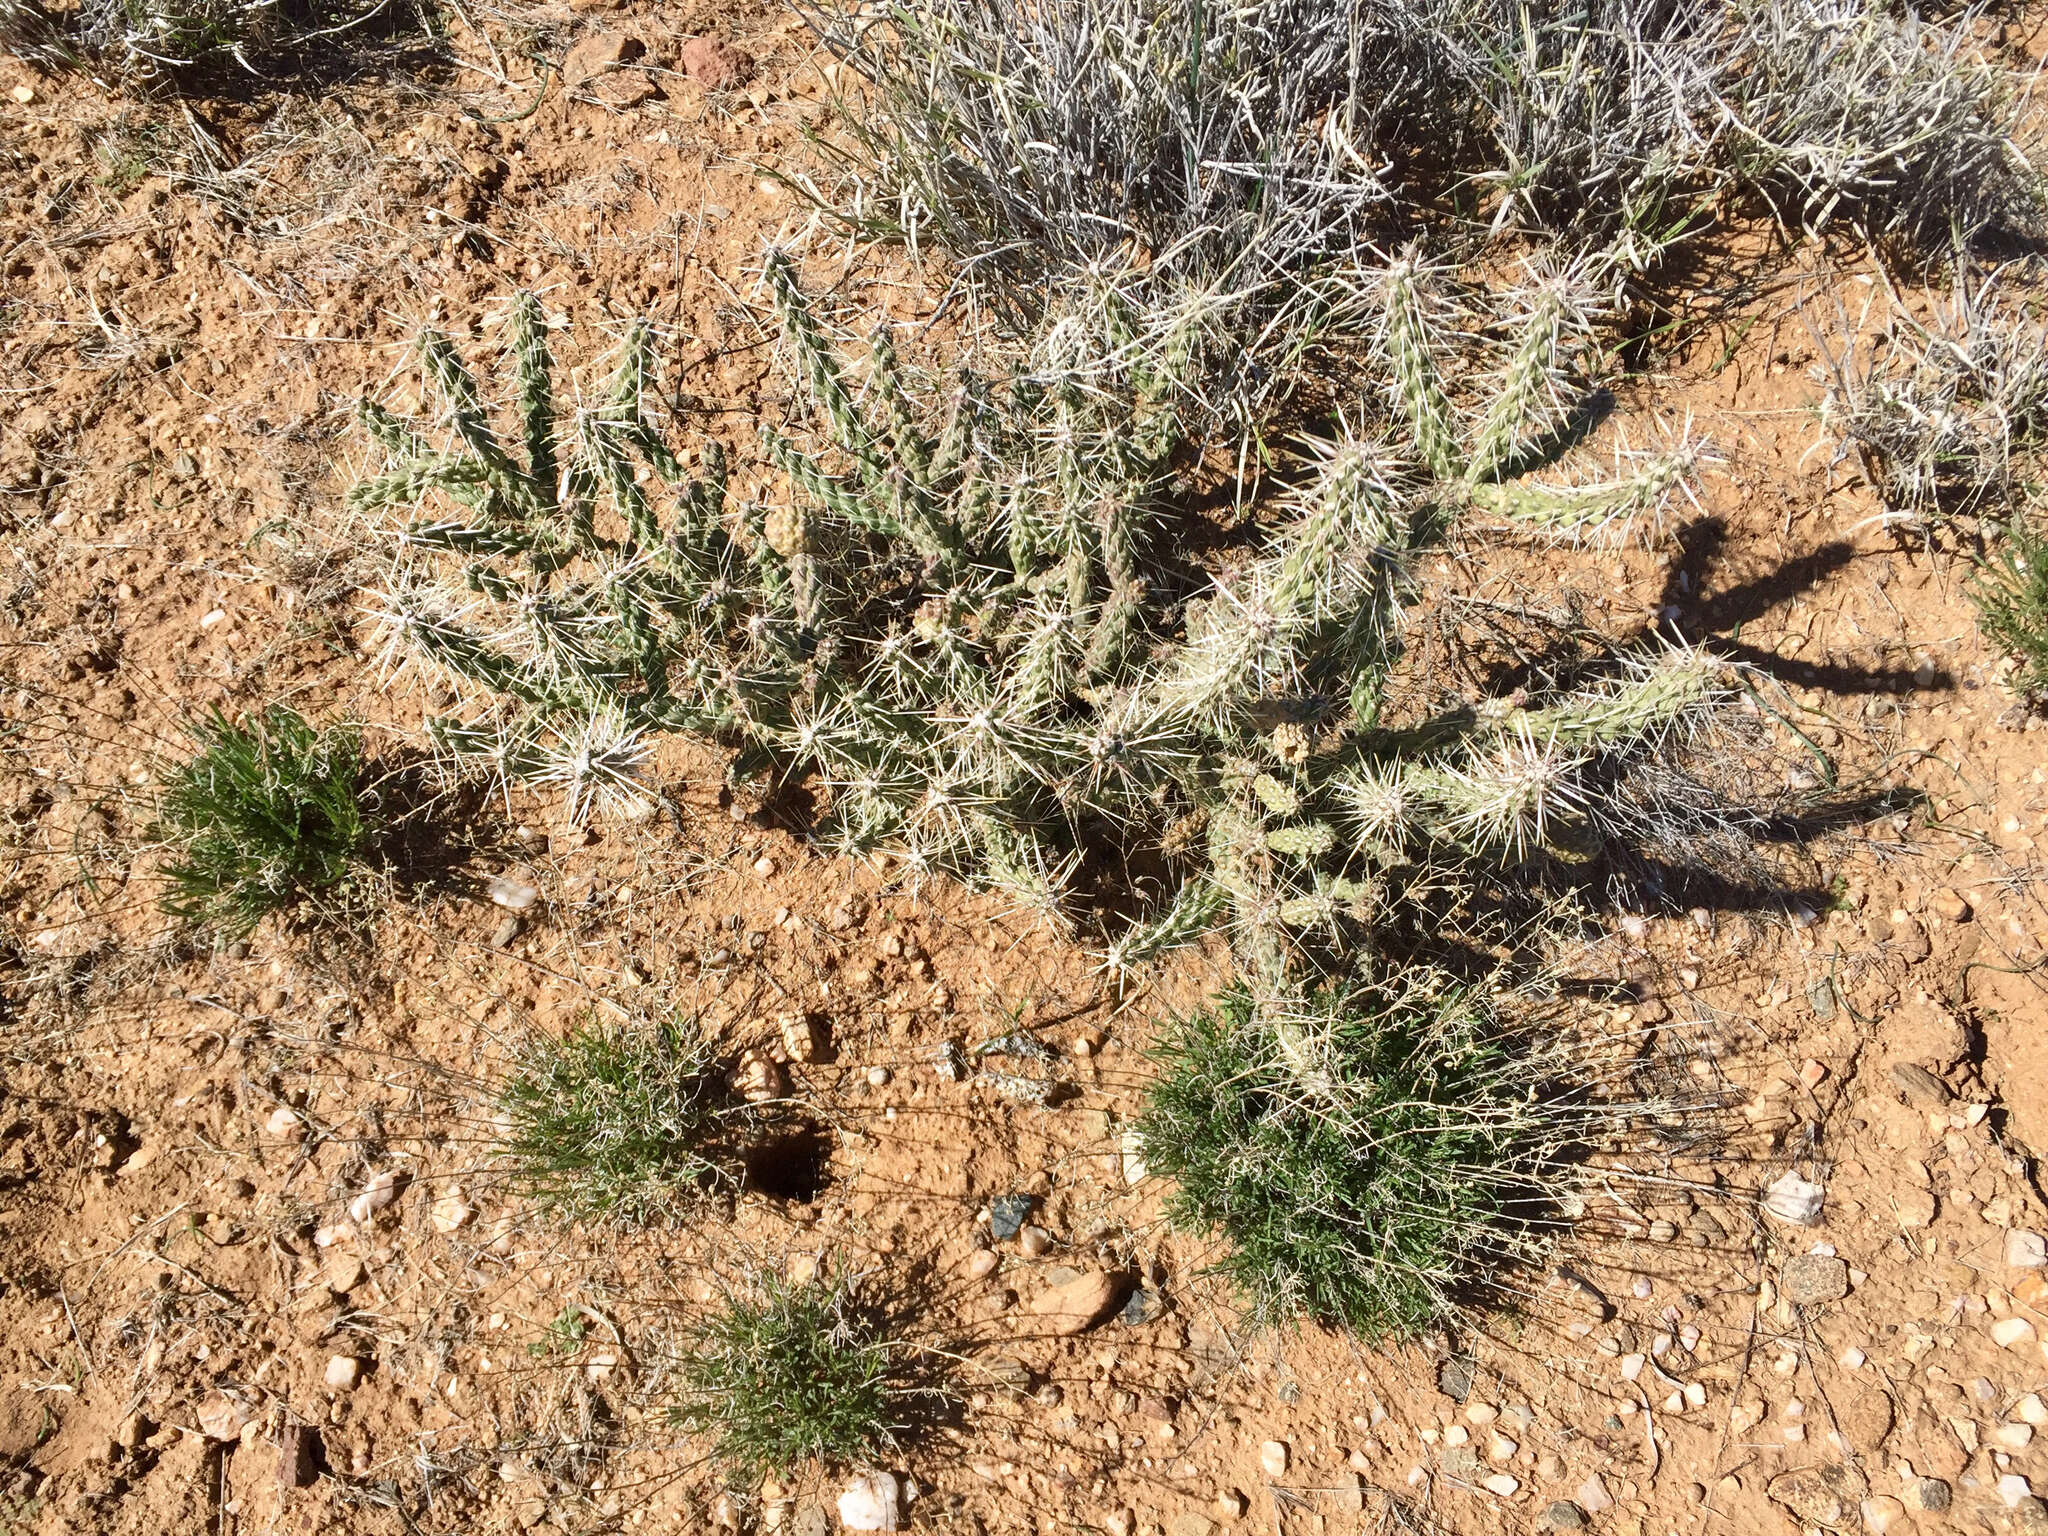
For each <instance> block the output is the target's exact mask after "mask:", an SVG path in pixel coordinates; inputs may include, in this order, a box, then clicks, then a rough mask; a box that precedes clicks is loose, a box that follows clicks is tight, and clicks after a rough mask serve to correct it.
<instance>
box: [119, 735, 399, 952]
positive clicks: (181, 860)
mask: <svg viewBox="0 0 2048 1536" xmlns="http://www.w3.org/2000/svg"><path fill="white" fill-rule="evenodd" d="M192 739H193V743H194V745H195V746H196V747H197V749H198V750H197V751H196V752H195V753H194V755H193V756H192V757H191V758H190V759H188V760H187V761H185V762H183V763H180V764H178V765H177V766H176V767H175V768H173V769H172V770H171V772H170V774H169V776H168V779H167V781H166V783H165V785H164V789H163V793H162V797H161V799H160V801H159V804H158V820H159V823H160V831H161V835H162V836H163V837H164V838H165V839H166V840H167V841H168V842H169V843H170V845H171V846H172V848H173V849H174V850H175V851H174V853H173V856H172V858H171V861H170V863H169V864H167V865H166V866H165V868H164V870H163V876H164V879H165V880H166V881H167V882H168V887H169V888H168V890H167V891H166V892H165V893H164V896H163V902H162V904H163V908H164V910H165V911H166V912H168V913H170V914H171V915H172V916H174V917H178V918H182V919H184V920H186V921H188V922H191V923H194V924H197V925H199V926H201V927H204V928H208V929H211V930H213V931H214V932H216V933H218V934H220V935H222V936H223V937H226V938H230V939H238V938H243V937H246V936H247V935H248V934H249V933H250V932H251V931H252V930H253V929H254V928H255V927H256V925H257V924H258V923H260V922H261V921H262V920H263V919H264V918H265V917H267V916H269V915H270V914H271V913H273V912H286V911H291V910H294V909H300V908H308V907H310V908H313V909H315V910H319V911H324V912H327V913H329V914H333V913H336V912H340V911H342V910H344V909H348V908H350V907H352V906H354V905H356V904H357V903H358V902H359V901H360V898H361V897H362V896H363V895H364V894H366V892H365V887H364V878H365V876H366V874H367V873H368V870H369V865H368V862H367V858H368V854H369V851H370V848H371V845H372V841H373V839H374V837H375V835H376V832H377V824H376V822H375V819H374V815H373V812H372V811H371V809H370V804H371V802H370V801H369V799H368V798H367V797H366V796H365V795H364V793H363V791H362V787H361V782H360V781H361V777H362V769H363V755H362V742H361V738H360V736H359V735H358V734H357V732H356V731H355V729H354V728H353V727H351V726H346V725H337V726H330V727H327V728H325V729H322V728H320V727H317V726H315V725H314V724H312V722H310V721H308V720H307V719H306V718H305V717H304V716H302V715H300V714H298V713H296V712H295V711H293V710H290V709H286V708H284V707H282V706H278V707H274V708H272V709H269V710H266V711H265V712H264V713H262V714H261V715H250V716H246V717H244V718H242V719H240V720H230V719H228V717H227V716H226V715H224V714H222V713H221V712H220V711H219V710H218V709H216V710H215V711H214V712H213V713H212V714H211V715H210V716H209V717H208V718H206V719H205V720H202V721H200V722H199V723H198V724H197V725H195V726H194V727H193V729H192Z"/></svg>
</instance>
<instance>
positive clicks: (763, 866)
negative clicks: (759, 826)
mask: <svg viewBox="0 0 2048 1536" xmlns="http://www.w3.org/2000/svg"><path fill="white" fill-rule="evenodd" d="M754 873H755V874H757V875H759V876H760V877H761V878H762V879H763V880H766V879H767V878H768V877H769V876H770V875H773V874H774V873H775V861H774V860H773V859H771V858H769V857H768V855H767V854H765V853H764V854H762V855H761V857H759V858H758V859H756V860H754ZM860 1529H863V1530H881V1529H883V1527H881V1526H863V1527H860ZM888 1529H891V1530H893V1529H895V1527H893V1526H891V1527H888Z"/></svg>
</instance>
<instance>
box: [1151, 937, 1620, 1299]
mask: <svg viewBox="0 0 2048 1536" xmlns="http://www.w3.org/2000/svg"><path fill="white" fill-rule="evenodd" d="M1153 1055H1154V1059H1155V1060H1156V1062H1157V1063H1158V1067H1159V1077H1158V1079H1157V1081H1156V1082H1155V1083H1154V1084H1153V1085H1152V1088H1151V1090H1150V1094H1149V1098H1148V1100H1147V1104H1146V1108H1145V1111H1144V1114H1143V1116H1142V1118H1141V1119H1140V1120H1139V1122H1138V1134H1139V1142H1140V1145H1141V1147H1142V1149H1143V1154H1144V1158H1145V1161H1146V1164H1147V1166H1148V1167H1149V1168H1150V1169H1151V1171H1152V1172H1154V1173H1157V1174H1163V1175H1165V1176H1166V1177H1167V1178H1169V1179H1171V1180H1172V1181H1173V1189H1172V1192H1171V1193H1170V1194H1168V1196H1167V1197H1166V1213H1167V1217H1168V1220H1169V1221H1171V1222H1172V1223H1173V1225H1174V1226H1175V1227H1177V1228H1179V1229H1180V1230H1182V1231H1186V1232H1190V1233H1193V1234H1197V1235H1201V1236H1220V1237H1222V1238H1223V1239H1225V1240H1226V1242H1227V1245H1228V1247H1227V1251H1226V1252H1225V1254H1224V1256H1223V1257H1222V1258H1221V1259H1220V1260H1219V1261H1218V1263H1217V1268H1218V1269H1219V1270H1220V1271H1221V1272H1222V1273H1223V1274H1225V1275H1227V1276H1229V1277H1230V1278H1231V1280H1232V1281H1234V1282H1235V1283H1236V1285H1237V1286H1238V1287H1239V1289H1240V1291H1241V1292H1242V1294H1243V1295H1244V1296H1245V1297H1246V1298H1247V1299H1248V1300H1249V1301H1250V1302H1251V1303H1252V1304H1253V1305H1254V1307H1255V1308H1256V1309H1257V1311H1258V1312H1259V1313H1260V1314H1261V1315H1262V1316H1264V1317H1266V1318H1268V1319H1269V1320H1275V1321H1277V1320H1283V1319H1286V1318H1288V1317H1293V1316H1303V1315H1305V1316H1308V1317H1313V1318H1316V1319H1319V1320H1321V1321H1324V1322H1329V1323H1334V1324H1341V1325H1344V1326H1346V1327H1349V1328H1351V1329H1354V1330H1356V1331H1357V1332H1358V1333H1360V1334H1362V1335H1364V1336H1366V1337H1368V1338H1378V1337H1382V1336H1386V1335H1407V1334H1413V1333H1414V1332H1416V1331H1417V1330H1419V1329H1421V1328H1424V1327H1426V1326H1427V1325H1429V1324H1431V1323H1433V1322H1436V1321H1438V1320H1440V1319H1441V1318H1443V1317H1444V1316H1445V1315H1446V1314H1447V1313H1448V1312H1450V1311H1451V1310H1452V1309H1453V1308H1454V1307H1455V1306H1456V1305H1457V1303H1458V1302H1459V1301H1460V1300H1461V1299H1465V1298H1466V1297H1468V1296H1469V1295H1470V1294H1471V1293H1472V1291H1473V1288H1474V1287H1475V1285H1476V1284H1478V1283H1479V1282H1480V1281H1481V1280H1483V1278H1484V1276H1485V1273H1486V1270H1487V1268H1488V1266H1489V1265H1490V1264H1494V1263H1497V1262H1498V1261H1500V1260H1503V1259H1508V1258H1518V1257H1528V1256H1529V1255H1530V1254H1531V1253H1533V1252H1534V1251H1535V1250H1536V1249H1537V1248H1538V1247H1539V1246H1540V1244H1541V1242H1542V1240H1543V1239H1544V1237H1545V1236H1546V1235H1548V1234H1549V1233H1550V1232H1551V1231H1553V1230H1554V1229H1555V1228H1556V1227H1557V1225H1558V1219H1557V1212H1558V1207H1559V1203H1560V1200H1561V1197H1563V1196H1565V1195H1567V1193H1568V1191H1569V1188H1570V1186H1571V1184H1572V1181H1573V1177H1574V1176H1573V1174H1572V1172H1571V1170H1570V1168H1569V1167H1568V1166H1567V1164H1566V1163H1565V1162H1564V1161H1563V1159H1562V1153H1563V1152H1564V1150H1565V1149H1566V1148H1568V1147H1572V1146H1574V1145H1576V1144H1579V1143H1581V1142H1583V1141H1589V1140H1590V1141H1596V1142H1598V1141H1611V1140H1612V1138H1613V1136H1614V1134H1615V1132H1616V1131H1617V1130H1618V1129H1619V1128H1621V1127H1622V1126H1623V1125H1624V1124H1625V1123H1627V1122H1628V1121H1630V1120H1634V1119H1641V1118H1644V1117H1647V1116H1648V1115H1650V1114H1651V1113H1652V1112H1653V1111H1652V1110H1651V1109H1650V1107H1649V1106H1646V1105H1642V1104H1622V1103H1619V1102H1614V1101H1610V1100H1609V1099H1607V1098H1605V1097H1603V1096H1601V1095H1599V1094H1596V1093H1594V1092H1593V1091H1592V1090H1591V1088H1590V1087H1589V1086H1588V1084H1589V1079H1593V1078H1597V1077H1598V1076H1599V1073H1598V1071H1597V1069H1595V1068H1594V1067H1593V1066H1592V1064H1591V1062H1590V1060H1589V1059H1586V1058H1582V1057H1581V1056H1580V1055H1579V1053H1577V1052H1575V1051H1574V1050H1573V1049H1572V1048H1570V1047H1568V1046H1565V1045H1563V1044H1561V1043H1558V1042H1556V1041H1554V1040H1553V1041H1551V1042H1549V1043H1544V1042H1542V1041H1539V1040H1537V1039H1535V1038H1533V1037H1528V1036H1522V1037H1517V1036H1514V1035H1511V1034H1509V1033H1508V1032H1506V1031H1504V1030H1503V1029H1502V1028H1501V1027H1500V1025H1499V1023H1498V1021H1497V1020H1496V1019H1495V1018H1494V1016H1493V1015H1492V1013H1491V1011H1490V1009H1489V1008H1488V1006H1487V1004H1486V1002H1485V1000H1484V999H1483V998H1482V997H1481V996H1480V995H1479V994H1477V993H1475V992H1473V991H1471V990H1468V989H1466V988H1464V987H1461V986H1459V985H1456V984H1455V983H1453V982H1451V981H1450V980H1449V979H1448V978H1446V977H1444V976H1442V975H1438V974H1433V973H1430V972H1427V971H1417V972H1410V973H1408V974H1407V975H1405V976H1404V977H1403V978H1402V979H1401V980H1400V981H1399V982H1398V983H1389V984H1377V985H1362V986H1344V985H1339V984H1331V985H1329V986H1326V987H1324V988H1322V989H1321V990H1318V991H1314V992H1311V993H1308V994H1306V995H1303V996H1296V997H1294V998H1291V999H1288V1000H1285V1001H1282V1002H1274V1001H1271V1000H1269V1001H1267V1002H1265V1003H1263V1004H1262V1003H1260V1002H1259V1001H1257V1000H1255V999H1254V997H1253V996H1252V994H1251V993H1250V992H1249V991H1248V990H1247V989H1245V988H1243V987H1238V988H1233V989H1231V990H1229V991H1226V992H1224V993H1222V994H1220V995H1219V996H1218V997H1216V998H1215V999H1213V1000H1212V1001H1211V1002H1210V1004H1209V1005H1208V1006H1207V1007H1205V1008H1204V1009H1202V1010H1201V1011H1200V1012H1198V1013H1196V1014H1194V1015H1193V1016H1192V1017H1189V1018H1185V1019H1181V1020H1178V1021H1176V1022H1174V1023H1172V1024H1170V1025H1169V1026H1168V1027H1167V1029H1166V1030H1165V1032H1164V1034H1163V1035H1162V1037H1161V1039H1160V1040H1159V1042H1158V1043H1157V1044H1156V1045H1155V1046H1154V1049H1153ZM1574 1084H1576V1086H1573V1085H1574Z"/></svg>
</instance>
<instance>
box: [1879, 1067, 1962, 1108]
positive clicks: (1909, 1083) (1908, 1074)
mask: <svg viewBox="0 0 2048 1536" xmlns="http://www.w3.org/2000/svg"><path fill="white" fill-rule="evenodd" d="M1892 1081H1893V1082H1894V1083H1895V1084H1897V1085H1898V1089H1899V1092H1901V1093H1903V1094H1904V1095H1905V1096H1906V1099H1907V1101H1908V1102H1909V1103H1912V1104H1914V1105H1917V1106H1918V1107H1919V1108H1921V1109H1939V1108H1941V1106H1942V1105H1944V1104H1946V1103H1948V1101H1949V1100H1950V1099H1952V1098H1954V1097H1955V1095H1954V1094H1953V1093H1951V1092H1950V1091H1949V1086H1948V1084H1947V1083H1944V1082H1943V1081H1942V1080H1941V1079H1940V1078H1938V1077H1936V1076H1935V1075H1934V1074H1933V1073H1932V1072H1930V1071H1928V1070H1927V1069H1926V1068H1925V1067H1923V1066H1921V1065H1920V1064H1919V1063H1918V1062H1915V1061H1902V1062H1900V1063H1899V1064H1898V1065H1897V1066H1895V1067H1893V1068H1892Z"/></svg>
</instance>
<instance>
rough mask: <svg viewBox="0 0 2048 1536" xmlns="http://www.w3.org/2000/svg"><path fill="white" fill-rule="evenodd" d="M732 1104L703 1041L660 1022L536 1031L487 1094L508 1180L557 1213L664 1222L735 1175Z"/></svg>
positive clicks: (735, 1111)
mask: <svg viewBox="0 0 2048 1536" xmlns="http://www.w3.org/2000/svg"><path fill="white" fill-rule="evenodd" d="M744 1112H745V1106H736V1105H735V1104H734V1103H733V1101H732V1098H731V1095H730V1094H729V1093H728V1091H727V1088H726V1083H725V1080H724V1078H723V1077H722V1075H721V1074H720V1073H719V1071H718V1066H717V1063H716V1061H715V1060H714V1058H713V1055H712V1052H711V1048H710V1046H709V1044H708V1043H707V1042H706V1041H705V1040H704V1039H703V1037H702V1036H701V1035H700V1034H699V1033H698V1032H697V1031H696V1030H695V1028H693V1027H692V1026H691V1025H689V1024H688V1023H686V1022H685V1021H683V1020H681V1019H675V1020H671V1021H668V1022H665V1023H662V1024H660V1025H658V1026H657V1027H655V1028H653V1029H651V1030H628V1029H624V1028H618V1027H614V1026H609V1025H585V1026H582V1027H579V1028H577V1029H574V1030H572V1031H571V1032H570V1033H568V1034H566V1035H563V1036H561V1037H560V1038H559V1039H557V1038H555V1037H552V1036H546V1035H541V1036H537V1037H536V1038H534V1039H533V1040H532V1041H530V1042H528V1043H527V1044H526V1045H525V1046H524V1047H523V1048H522V1049H521V1050H520V1052H519V1053H518V1057H517V1060H516V1061H515V1063H514V1066H513V1070H512V1073H511V1075H510V1076H509V1077H508V1078H507V1079H506V1081H505V1083H504V1085H503V1086H502V1087H501V1088H500V1089H499V1090H498V1095H497V1136H498V1147H499V1155H500V1156H501V1157H502V1158H503V1159H504V1162H505V1166H506V1169H507V1178H508V1182H509V1184H510V1185H511V1187H512V1188H513V1189H515V1190H517V1191H518V1192H520V1193H522V1194H525V1195H527V1196H528V1197H530V1198H531V1199H533V1200H534V1201H535V1203H536V1204H538V1205H539V1206H540V1207H541V1209H543V1210H545V1211H548V1212H551V1213H553V1214H555V1215H558V1216H560V1217H562V1218H564V1219H566V1220H571V1221H575V1220H592V1221H616V1222H625V1223H634V1224H640V1223H648V1222H658V1221H670V1220H674V1219H675V1218H677V1217H679V1216H681V1215H683V1214H684V1213H685V1212H687V1211H688V1210H690V1209H692V1208H694V1206H695V1205H696V1203H697V1202H698V1201H700V1200H701V1199H702V1198H703V1197H704V1196H705V1195H707V1194H714V1193H718V1192H720V1191H730V1190H733V1189H736V1188H738V1186H739V1182H740V1162H739V1143H738V1139H737V1136H736V1132H737V1131H738V1130H739V1129H740V1124H739V1122H740V1117H741V1116H742V1114H743V1113H744Z"/></svg>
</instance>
